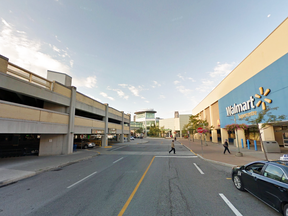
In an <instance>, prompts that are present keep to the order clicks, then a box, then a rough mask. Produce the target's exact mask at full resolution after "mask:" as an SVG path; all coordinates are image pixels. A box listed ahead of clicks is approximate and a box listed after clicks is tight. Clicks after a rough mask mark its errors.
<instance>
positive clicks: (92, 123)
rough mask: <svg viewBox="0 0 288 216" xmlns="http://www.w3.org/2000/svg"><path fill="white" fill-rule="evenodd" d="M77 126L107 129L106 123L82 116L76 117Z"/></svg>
mask: <svg viewBox="0 0 288 216" xmlns="http://www.w3.org/2000/svg"><path fill="white" fill-rule="evenodd" d="M74 123H75V124H74V125H75V126H84V127H90V128H91V129H92V128H105V122H103V121H98V120H95V119H89V118H84V117H80V116H75V122H74Z"/></svg>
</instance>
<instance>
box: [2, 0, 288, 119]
mask: <svg viewBox="0 0 288 216" xmlns="http://www.w3.org/2000/svg"><path fill="white" fill-rule="evenodd" d="M0 2H1V7H0V55H3V56H5V57H7V58H9V62H11V63H14V64H16V65H18V66H20V67H23V68H25V69H27V70H29V71H31V72H33V73H35V74H38V75H40V76H42V77H44V78H46V77H47V70H52V71H57V72H61V73H66V74H68V75H69V76H71V77H72V85H73V86H76V88H77V91H78V92H81V93H83V94H85V95H87V96H89V97H91V98H93V99H95V100H97V101H99V102H101V103H108V104H109V106H111V107H113V108H115V109H117V110H119V111H124V112H125V113H130V114H131V115H133V114H134V112H136V111H138V110H142V109H154V110H155V111H157V113H156V116H157V117H160V118H173V117H174V112H175V111H179V113H180V114H192V109H193V108H194V107H195V106H196V105H197V104H199V103H200V102H201V101H202V100H203V99H204V98H205V97H206V96H207V95H208V94H209V93H210V92H211V90H213V89H214V88H215V87H216V86H217V85H218V84H219V83H220V82H221V80H223V79H224V78H225V77H226V76H227V75H228V74H229V73H230V72H231V71H232V70H233V69H234V68H235V67H236V66H237V65H238V64H239V63H241V61H243V60H244V59H245V58H246V57H247V56H248V55H249V54H250V53H251V52H252V51H253V50H254V49H255V48H256V47H257V46H258V45H259V44H260V43H261V42H262V41H263V40H264V39H265V38H266V37H267V36H268V35H269V34H270V33H271V32H272V31H273V30H274V29H275V28H277V26H279V25H280V24H281V22H283V21H284V20H285V18H287V16H288V1H287V0H277V1H272V0H269V1H268V0H261V1H256V0H254V1H251V0H241V1H239V0H236V1H235V0H234V1H231V0H221V1H216V0H113V1H112V0H41V1H40V0H21V1H19V0H9V1H5V0H0Z"/></svg>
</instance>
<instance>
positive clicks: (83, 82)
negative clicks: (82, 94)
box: [72, 76, 97, 88]
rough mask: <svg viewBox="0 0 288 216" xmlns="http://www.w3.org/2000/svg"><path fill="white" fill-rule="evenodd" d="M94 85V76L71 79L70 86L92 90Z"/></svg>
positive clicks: (95, 81) (95, 80)
mask: <svg viewBox="0 0 288 216" xmlns="http://www.w3.org/2000/svg"><path fill="white" fill-rule="evenodd" d="M96 83H97V78H96V76H89V77H86V78H74V79H72V84H73V85H74V86H76V87H86V88H93V87H95V86H96Z"/></svg>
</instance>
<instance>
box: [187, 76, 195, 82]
mask: <svg viewBox="0 0 288 216" xmlns="http://www.w3.org/2000/svg"><path fill="white" fill-rule="evenodd" d="M188 80H191V81H192V82H196V80H194V79H193V78H192V77H188Z"/></svg>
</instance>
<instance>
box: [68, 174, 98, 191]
mask: <svg viewBox="0 0 288 216" xmlns="http://www.w3.org/2000/svg"><path fill="white" fill-rule="evenodd" d="M96 173H97V172H94V173H92V174H90V175H88V176H86V177H85V178H83V179H81V180H80V181H78V182H76V183H74V184H72V185H70V186H69V187H67V188H68V189H69V188H71V187H73V186H75V185H76V184H78V183H80V182H82V181H84V180H85V179H87V178H89V177H91V176H92V175H95V174H96Z"/></svg>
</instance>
